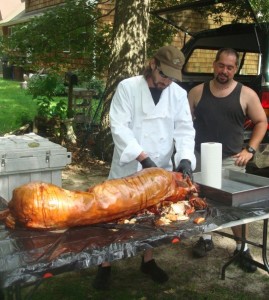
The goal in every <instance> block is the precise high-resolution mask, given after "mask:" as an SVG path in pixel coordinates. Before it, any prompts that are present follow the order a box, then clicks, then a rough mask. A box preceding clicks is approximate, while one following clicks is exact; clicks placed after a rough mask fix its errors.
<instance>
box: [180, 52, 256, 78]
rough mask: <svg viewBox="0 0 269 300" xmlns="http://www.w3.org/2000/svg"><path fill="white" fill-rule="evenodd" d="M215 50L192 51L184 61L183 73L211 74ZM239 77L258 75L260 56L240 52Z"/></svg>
mask: <svg viewBox="0 0 269 300" xmlns="http://www.w3.org/2000/svg"><path fill="white" fill-rule="evenodd" d="M216 53H217V50H212V49H200V48H196V49H194V50H193V51H192V53H191V54H190V56H189V57H188V58H187V60H186V64H185V66H184V68H183V73H185V74H188V73H201V74H212V73H213V66H212V64H213V61H214V59H215V57H216ZM239 56H240V62H241V64H242V65H241V64H240V69H239V71H238V73H239V74H240V75H258V74H259V69H260V60H259V58H260V56H259V54H258V53H252V52H240V51H239Z"/></svg>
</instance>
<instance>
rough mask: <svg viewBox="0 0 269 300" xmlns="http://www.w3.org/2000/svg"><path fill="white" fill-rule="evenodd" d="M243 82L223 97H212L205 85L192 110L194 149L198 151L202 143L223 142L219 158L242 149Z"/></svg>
mask: <svg viewBox="0 0 269 300" xmlns="http://www.w3.org/2000/svg"><path fill="white" fill-rule="evenodd" d="M241 89H242V84H241V83H237V85H236V87H235V88H234V90H233V91H232V92H231V93H230V94H229V95H228V96H226V97H222V98H218V97H215V96H214V95H213V94H212V93H211V91H210V88H209V82H206V83H205V84H204V89H203V93H202V97H201V100H200V101H199V103H198V105H197V107H196V108H195V110H194V116H195V119H194V128H195V130H196V137H195V148H196V150H197V151H198V152H200V147H201V143H207V142H216V143H221V144H222V157H223V158H225V157H228V156H231V155H234V154H236V153H238V152H240V151H241V150H242V146H243V142H244V121H245V115H244V112H243V110H242V107H241V105H240V93H241Z"/></svg>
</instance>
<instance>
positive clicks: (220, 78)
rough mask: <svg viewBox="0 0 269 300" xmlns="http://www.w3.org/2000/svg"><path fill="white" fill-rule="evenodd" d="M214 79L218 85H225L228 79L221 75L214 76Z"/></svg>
mask: <svg viewBox="0 0 269 300" xmlns="http://www.w3.org/2000/svg"><path fill="white" fill-rule="evenodd" d="M215 79H216V81H217V82H218V83H220V84H226V83H227V82H229V77H228V76H226V75H225V74H223V73H221V74H218V75H216V77H215Z"/></svg>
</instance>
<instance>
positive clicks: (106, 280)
mask: <svg viewBox="0 0 269 300" xmlns="http://www.w3.org/2000/svg"><path fill="white" fill-rule="evenodd" d="M110 274H111V267H110V266H108V267H102V265H99V266H98V271H97V274H96V276H95V279H94V281H93V284H92V286H93V287H94V288H95V289H96V290H103V291H104V290H108V289H109V285H110Z"/></svg>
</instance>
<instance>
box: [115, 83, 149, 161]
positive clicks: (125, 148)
mask: <svg viewBox="0 0 269 300" xmlns="http://www.w3.org/2000/svg"><path fill="white" fill-rule="evenodd" d="M132 97H133V96H132V95H131V93H130V91H129V90H128V88H127V87H126V86H125V85H124V84H123V83H122V82H121V83H119V85H118V87H117V89H116V92H115V94H114V96H113V99H112V102H111V106H110V112H109V117H110V127H111V133H112V137H113V141H114V144H115V147H116V151H118V152H119V157H120V162H119V164H120V165H124V164H126V163H129V162H131V161H133V160H135V159H136V158H137V156H138V155H139V154H140V153H141V152H142V151H143V149H142V147H141V146H140V145H139V143H138V142H137V140H136V138H135V136H134V134H133V131H132V128H131V127H132V121H133V116H132V115H133V112H134V108H133V103H132Z"/></svg>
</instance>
